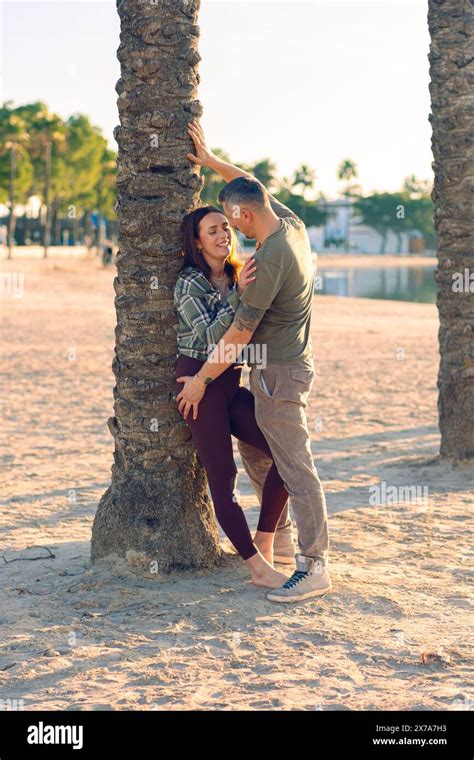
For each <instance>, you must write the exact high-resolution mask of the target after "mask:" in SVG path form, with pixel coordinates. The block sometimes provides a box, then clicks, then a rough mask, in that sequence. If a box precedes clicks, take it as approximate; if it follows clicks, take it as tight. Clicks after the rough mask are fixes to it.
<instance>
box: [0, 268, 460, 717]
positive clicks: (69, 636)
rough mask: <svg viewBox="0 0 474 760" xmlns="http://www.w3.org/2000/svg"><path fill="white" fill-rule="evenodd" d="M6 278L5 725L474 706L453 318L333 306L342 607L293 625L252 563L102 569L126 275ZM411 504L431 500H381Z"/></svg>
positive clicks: (322, 355)
mask: <svg viewBox="0 0 474 760" xmlns="http://www.w3.org/2000/svg"><path fill="white" fill-rule="evenodd" d="M1 267H2V271H3V280H2V282H3V290H2V293H1V311H2V317H1V319H2V336H1V343H2V346H1V348H2V356H3V381H2V389H3V393H2V398H3V401H2V407H1V416H2V433H3V440H2V448H1V452H2V453H1V462H2V464H3V467H2V475H1V493H2V507H1V511H2V526H3V527H2V534H1V548H0V583H1V589H0V593H1V600H2V601H1V612H0V633H1V656H0V700H3V701H0V709H1V708H2V706H3V708H4V709H10V708H16V707H19V708H20V709H25V710H37V709H66V710H97V709H99V710H100V709H114V710H120V709H127V710H130V709H132V710H183V709H199V710H236V709H243V710H256V709H265V710H279V709H283V710H293V709H303V710H375V709H381V710H396V709H401V710H421V709H429V710H440V709H448V710H459V709H462V710H468V709H472V708H473V705H474V690H473V687H472V660H470V656H471V653H470V639H469V622H470V620H472V615H470V609H471V607H470V598H471V590H472V578H473V574H472V570H469V565H470V564H471V566H472V562H471V563H470V559H472V554H471V555H470V542H469V539H470V538H471V537H472V524H471V519H472V518H471V515H472V493H471V492H472V484H473V480H474V476H473V471H472V470H470V469H469V468H467V467H465V466H461V467H452V466H451V465H449V464H446V463H442V462H440V461H439V459H438V456H437V454H438V448H439V434H438V430H437V412H436V400H437V393H436V373H437V352H438V348H437V312H436V307H435V306H434V305H431V304H418V303H416V304H415V303H407V302H391V301H377V300H363V299H351V298H337V297H332V296H316V298H315V302H314V319H313V341H314V345H315V348H316V367H317V379H316V382H315V385H314V388H313V392H312V394H311V407H310V410H309V424H310V429H311V432H312V437H313V451H314V457H315V462H316V464H317V466H318V469H319V472H320V475H321V477H322V480H323V483H324V486H325V490H326V494H327V501H328V513H329V527H330V539H331V577H332V581H333V586H334V589H333V591H332V592H331V593H330V594H327V595H326V596H325V597H324V598H322V599H318V600H312V601H310V602H306V603H301V604H298V605H288V606H286V605H277V604H275V603H272V602H269V601H267V600H266V599H265V595H264V591H263V590H262V589H260V588H256V587H254V586H253V585H252V584H251V583H250V582H249V581H248V578H247V575H246V571H245V566H244V564H243V562H242V561H241V560H240V559H239V558H238V557H234V558H232V557H230V556H229V560H228V564H227V566H226V567H225V568H224V569H216V570H215V571H213V572H205V573H204V572H203V573H197V574H190V573H186V574H173V575H169V576H150V575H148V576H144V575H143V574H142V573H141V572H140V570H139V569H138V568H136V567H134V566H133V564H127V563H126V562H122V563H121V564H119V565H112V564H110V565H108V564H105V565H102V566H100V567H93V566H91V565H90V561H89V552H90V534H91V526H92V521H93V517H94V512H95V509H96V506H97V503H98V501H99V499H100V497H101V495H102V494H103V492H104V490H105V488H106V487H107V486H108V484H109V479H110V467H111V464H112V438H111V436H110V434H109V432H108V429H107V427H106V420H107V418H108V417H109V416H110V415H111V413H112V387H113V384H114V378H113V375H112V371H111V366H110V365H111V361H112V356H113V343H114V326H115V314H114V307H113V297H114V293H113V287H112V280H113V277H114V268H113V267H111V268H110V269H103V268H101V266H100V263H99V261H98V259H97V258H96V257H94V256H76V257H74V259H67V258H65V257H63V256H52V257H51V258H50V259H48V260H46V261H43V260H41V259H39V258H31V257H25V256H22V257H18V256H17V257H16V259H15V258H14V259H13V260H12V261H5V260H2V262H1ZM5 275H7V276H5ZM18 275H23V277H24V280H23V289H24V292H23V294H22V295H21V294H20V295H19V296H18V295H15V294H14V293H13V283H14V282H15V281H16V282H17V285H18V283H19V282H20V280H21V278H20V279H18ZM15 277H16V280H15ZM17 290H18V289H17ZM19 291H21V288H20V289H19V290H18V292H19ZM238 465H239V471H240V472H241V473H242V474H241V476H240V480H239V491H240V494H241V496H242V501H243V504H244V505H245V508H246V515H247V517H248V520H249V523H250V525H251V527H255V525H256V523H257V518H258V505H257V500H256V498H255V496H254V495H253V493H252V490H251V488H250V485H249V482H248V480H247V478H246V476H245V474H244V473H243V470H242V467H241V463H240V461H239V462H238ZM381 484H385V486H383V485H381ZM393 486H396V487H397V488H399V487H405V488H408V487H409V486H418V487H419V489H420V490H419V492H418V493H417V494H416V497H417V498H411V499H407V497H406V494H405V496H404V495H403V493H402V492H400V491H397V493H398V494H399V499H398V502H397V503H392V501H393V499H392V500H391V499H388V500H386V503H384V500H383V499H378V500H375V498H374V494H376V489H377V487H379V488H380V489H383V488H384V487H385V488H386V489H388V493H389V494H390V493H392V490H391V487H393ZM371 489H372V490H371ZM380 502H382V503H380ZM224 545H225V542H224ZM290 571H291V568H288V569H287V572H288V573H289V572H290Z"/></svg>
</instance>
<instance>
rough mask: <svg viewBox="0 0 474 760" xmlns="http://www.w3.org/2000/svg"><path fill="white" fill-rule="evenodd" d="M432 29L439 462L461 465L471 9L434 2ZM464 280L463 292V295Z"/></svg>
mask: <svg viewBox="0 0 474 760" xmlns="http://www.w3.org/2000/svg"><path fill="white" fill-rule="evenodd" d="M428 24H429V30H430V34H431V46H430V54H429V61H430V76H431V83H430V93H431V111H432V113H431V114H430V121H431V125H432V130H433V133H432V149H433V157H434V162H433V170H434V175H435V179H434V188H433V193H432V198H433V201H434V204H435V213H434V224H435V228H436V232H437V238H438V269H437V273H436V279H437V283H438V286H439V291H438V310H439V319H440V330H439V346H440V355H441V361H440V367H439V375H438V387H439V404H438V406H439V427H440V431H441V455H443V456H446V457H448V458H450V459H454V460H460V459H471V458H473V457H474V294H473V292H472V290H471V289H470V288H469V285H468V286H467V288H466V283H467V282H468V278H469V274H472V273H474V226H473V210H474V204H473V189H474V179H473V167H474V148H473V140H472V127H473V123H474V91H473V74H474V58H473V52H472V51H473V34H472V29H473V15H472V4H471V2H469V0H430V1H429V11H428ZM466 270H467V276H466ZM461 276H462V277H463V279H464V281H465V284H464V287H462V288H459V282H460V278H461ZM466 277H467V279H466ZM471 288H473V289H474V285H471Z"/></svg>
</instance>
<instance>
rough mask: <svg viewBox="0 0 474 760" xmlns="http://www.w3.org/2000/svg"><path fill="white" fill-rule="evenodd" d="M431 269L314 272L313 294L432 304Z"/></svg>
mask: <svg viewBox="0 0 474 760" xmlns="http://www.w3.org/2000/svg"><path fill="white" fill-rule="evenodd" d="M433 273H434V267H430V266H422V267H416V266H413V267H404V266H399V267H367V268H362V267H361V268H359V267H357V268H356V267H347V268H341V269H339V268H337V269H336V268H334V269H331V268H330V267H327V268H326V267H325V266H324V262H320V263H319V265H318V269H317V273H316V276H317V280H316V287H315V293H319V294H322V295H331V296H352V297H354V298H381V299H385V300H390V301H418V302H420V303H435V301H436V284H435V281H434V279H433Z"/></svg>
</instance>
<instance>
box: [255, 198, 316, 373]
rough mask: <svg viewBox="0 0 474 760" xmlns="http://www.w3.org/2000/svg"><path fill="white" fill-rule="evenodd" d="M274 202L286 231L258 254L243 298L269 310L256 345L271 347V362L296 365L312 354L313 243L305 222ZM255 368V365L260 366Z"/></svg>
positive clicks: (271, 238) (273, 237) (267, 242)
mask: <svg viewBox="0 0 474 760" xmlns="http://www.w3.org/2000/svg"><path fill="white" fill-rule="evenodd" d="M270 202H271V205H272V208H273V210H274V212H275V213H276V214H277V215H278V216H279V217H280V219H281V227H280V229H279V230H277V232H274V233H272V234H271V235H269V236H268V237H267V238H266V239H265V240H264V242H263V243H262V245H261V246H260V247H259V248H258V249H257V250H256V251H255V262H256V264H257V271H256V273H255V274H256V279H255V280H254V281H253V282H251V283H250V284H249V285H247V287H246V288H245V290H244V292H243V293H242V295H241V296H240V300H241V302H242V303H244V304H246V305H248V306H253V307H255V308H257V309H265V314H264V315H263V318H262V321H261V322H260V324H259V325H258V327H257V329H256V330H255V332H254V334H253V336H252V340H251V344H260V346H262V345H263V344H266V352H267V355H266V361H267V364H295V363H296V362H299V361H301V360H302V359H305V358H308V357H311V356H312V343H311V307H312V302H313V290H314V266H313V259H312V255H311V245H310V242H309V238H308V234H307V232H306V227H305V225H304V223H303V222H302V220H301V219H300V218H299V217H298V216H296V214H294V213H293V211H291V209H289V208H287V207H286V206H284V205H283V204H281V203H279V201H277V200H276V199H275V198H273V196H270ZM255 355H256V356H257V355H258V353H257V351H256V350H255ZM260 355H261V349H260ZM249 356H250V357H251V356H252V354H251V352H249ZM249 364H250V366H252V364H254V362H251V361H249Z"/></svg>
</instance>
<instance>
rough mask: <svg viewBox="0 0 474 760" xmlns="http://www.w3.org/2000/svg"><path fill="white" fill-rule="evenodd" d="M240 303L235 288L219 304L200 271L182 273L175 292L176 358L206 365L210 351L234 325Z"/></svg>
mask: <svg viewBox="0 0 474 760" xmlns="http://www.w3.org/2000/svg"><path fill="white" fill-rule="evenodd" d="M239 303H240V299H239V294H238V293H237V287H236V285H234V286H233V287H232V288H231V290H230V291H229V293H228V295H227V298H226V299H225V300H222V298H221V294H220V293H219V291H218V290H216V288H214V286H213V285H211V283H210V282H209V280H208V279H207V277H206V276H205V275H204V274H203V273H202V272H201V271H200V270H199V269H197V268H196V267H186V268H185V269H183V271H182V272H180V275H179V277H178V281H177V283H176V285H175V289H174V305H175V308H176V312H177V314H178V354H185V356H192V357H193V358H194V359H202V360H203V361H206V359H207V357H208V355H209V351H210V349H211V348H212V347H213V346H214V345H216V344H217V343H219V341H220V339H221V338H222V336H223V335H224V333H226V332H227V330H228V328H229V327H230V326H231V324H232V322H233V321H234V316H235V311H236V309H237V307H238V305H239ZM239 363H241V362H239Z"/></svg>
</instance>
